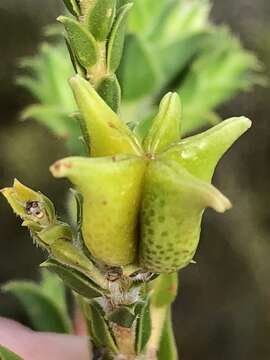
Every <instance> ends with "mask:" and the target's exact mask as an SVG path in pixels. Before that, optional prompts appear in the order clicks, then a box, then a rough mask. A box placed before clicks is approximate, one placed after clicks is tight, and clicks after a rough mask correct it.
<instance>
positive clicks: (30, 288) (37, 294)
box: [0, 269, 72, 358]
mask: <svg viewBox="0 0 270 360" xmlns="http://www.w3.org/2000/svg"><path fill="white" fill-rule="evenodd" d="M41 274H42V279H41V282H40V284H37V283H35V282H33V281H22V280H18V281H10V282H8V283H7V284H5V285H4V286H3V287H2V290H3V291H4V292H10V293H12V294H13V295H15V296H16V297H17V298H18V300H19V301H20V303H21V305H22V306H23V308H24V310H25V312H26V313H27V315H28V318H29V320H30V322H31V324H32V326H33V327H34V328H35V329H36V330H38V331H52V332H58V333H71V332H72V324H71V321H70V319H69V315H68V311H67V304H66V298H65V288H64V285H63V282H62V281H61V280H60V279H59V278H58V276H57V275H55V274H52V273H51V272H49V271H48V270H46V269H43V270H42V273H41ZM0 358H1V357H0Z"/></svg>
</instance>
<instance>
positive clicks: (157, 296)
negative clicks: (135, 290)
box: [151, 273, 178, 307]
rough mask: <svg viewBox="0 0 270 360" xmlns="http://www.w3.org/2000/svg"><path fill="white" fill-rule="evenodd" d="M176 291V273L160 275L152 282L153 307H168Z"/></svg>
mask: <svg viewBox="0 0 270 360" xmlns="http://www.w3.org/2000/svg"><path fill="white" fill-rule="evenodd" d="M177 289H178V276H177V273H171V274H161V275H160V276H159V277H158V278H157V279H156V280H155V281H154V284H153V293H152V296H151V303H152V304H153V306H155V307H163V306H168V305H170V304H171V303H172V302H173V301H174V300H175V298H176V295H177Z"/></svg>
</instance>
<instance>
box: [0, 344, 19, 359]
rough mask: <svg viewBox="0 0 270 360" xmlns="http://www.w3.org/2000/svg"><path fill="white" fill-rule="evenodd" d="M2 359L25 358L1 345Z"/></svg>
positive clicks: (0, 354)
mask: <svg viewBox="0 0 270 360" xmlns="http://www.w3.org/2000/svg"><path fill="white" fill-rule="evenodd" d="M0 360H23V358H21V357H20V356H18V355H16V354H15V353H14V352H12V351H10V350H8V349H7V348H5V347H4V346H1V345H0Z"/></svg>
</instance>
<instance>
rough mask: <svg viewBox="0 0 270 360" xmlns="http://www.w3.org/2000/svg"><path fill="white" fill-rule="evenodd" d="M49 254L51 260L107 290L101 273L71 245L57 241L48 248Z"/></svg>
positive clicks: (63, 241)
mask: <svg viewBox="0 0 270 360" xmlns="http://www.w3.org/2000/svg"><path fill="white" fill-rule="evenodd" d="M50 254H51V256H52V258H53V259H55V260H56V261H58V262H59V263H60V264H62V265H64V266H67V267H69V268H71V269H74V270H76V271H78V272H81V273H83V274H84V275H85V276H86V277H88V278H89V279H91V280H92V281H93V282H95V283H96V284H98V286H100V287H101V288H104V289H106V288H107V282H106V280H105V279H104V277H103V275H102V274H101V272H100V271H99V270H98V269H97V268H96V267H95V265H94V264H93V263H92V262H91V260H90V259H88V258H87V257H86V256H85V255H84V253H83V252H82V251H81V250H80V249H78V248H77V247H76V246H74V245H73V244H72V243H70V242H67V241H66V240H63V239H57V240H56V241H55V242H54V243H53V244H52V245H51V246H50Z"/></svg>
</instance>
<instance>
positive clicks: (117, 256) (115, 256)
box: [51, 156, 146, 266]
mask: <svg viewBox="0 0 270 360" xmlns="http://www.w3.org/2000/svg"><path fill="white" fill-rule="evenodd" d="M145 167H146V160H144V159H142V158H139V157H135V156H133V157H132V156H113V157H106V158H95V159H93V158H83V157H70V158H66V159H63V160H60V161H58V162H56V163H55V164H54V165H53V166H52V167H51V172H52V174H53V175H54V176H55V177H58V178H61V177H67V178H69V179H70V181H71V182H72V183H73V184H74V185H75V186H76V187H77V188H78V190H79V191H80V192H81V193H82V195H83V221H82V234H83V238H84V242H85V245H86V246H87V248H88V249H89V250H90V252H91V253H92V255H93V256H94V257H95V258H96V259H98V260H100V261H102V262H104V263H105V264H107V265H112V266H120V265H128V264H130V263H132V262H134V261H135V260H136V253H137V221H138V213H139V206H140V199H141V188H142V181H143V176H144V172H145Z"/></svg>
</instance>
